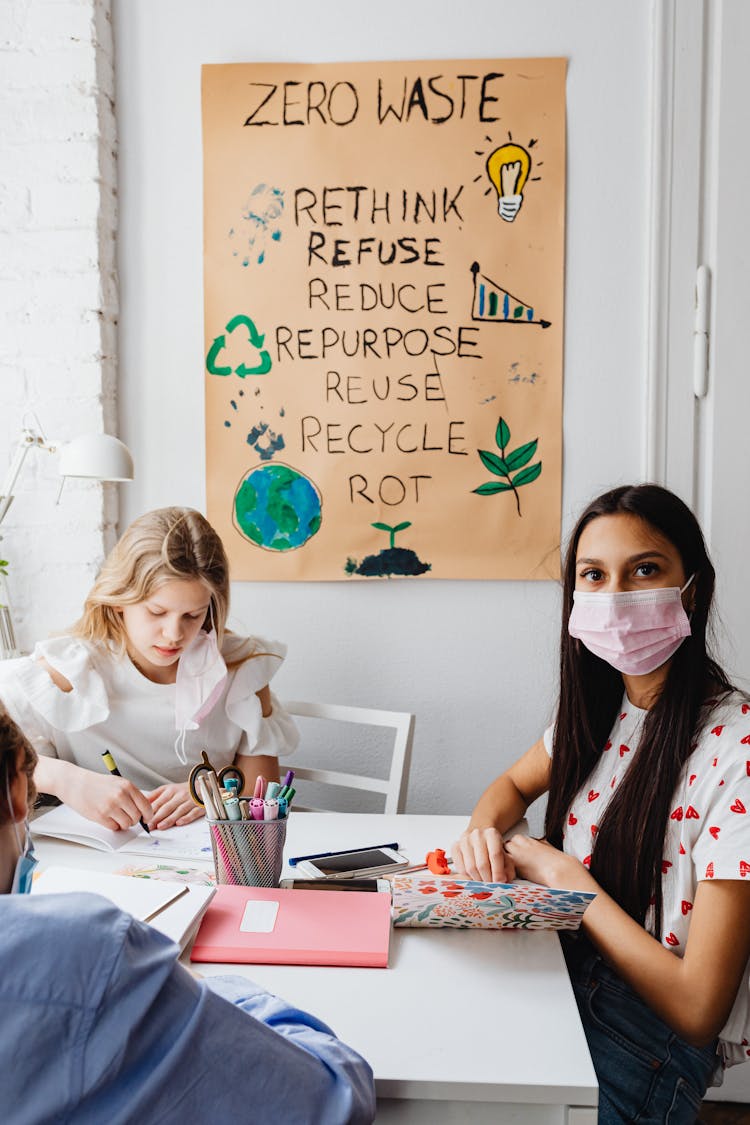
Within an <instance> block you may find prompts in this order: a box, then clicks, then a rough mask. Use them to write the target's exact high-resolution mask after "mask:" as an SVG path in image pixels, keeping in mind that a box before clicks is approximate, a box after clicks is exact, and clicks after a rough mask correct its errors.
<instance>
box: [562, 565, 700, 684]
mask: <svg viewBox="0 0 750 1125" xmlns="http://www.w3.org/2000/svg"><path fill="white" fill-rule="evenodd" d="M694 577H695V576H694V575H691V576H690V578H688V580H687V582H686V583H685V585H684V586H683V587H682V589H681V590H680V589H679V587H677V586H668V587H665V588H664V589H661V590H626V591H625V592H624V593H620V594H606V593H596V592H595V591H593V590H592V591H589V590H575V591H574V592H573V611H572V613H571V615H570V621H569V622H568V632H569V633H570V635H571V637H578V639H579V640H580V641H582V642H583V644H584V645H585V646H586V648H587V649H588V650H589V652H593V654H594V656H599V657H601V659H602V660H606V661H607V663H608V664H611V665H612V667H613V668H617V670H618V672H624V673H625V675H626V676H646V675H648V673H649V672H653V671H654V670H655V669H656V668H660V667H661V666H662V664H665V663H666V661H667V660H669V658H670V656H673V655H674V653H675V652H676V651H677V649H678V648H679V647H680V645H681V644H682V642H683V640H684V639H685V637H689V636H690V622H689V620H688V617H687V614H686V613H685V610H684V609H683V605H682V594H683V592H684V591H685V590H687V588H688V586H689V585H690V583H691V582H692V581H693V578H694Z"/></svg>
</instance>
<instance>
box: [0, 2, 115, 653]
mask: <svg viewBox="0 0 750 1125" xmlns="http://www.w3.org/2000/svg"><path fill="white" fill-rule="evenodd" d="M110 6H111V0H2V2H0V491H1V490H2V489H1V481H2V476H3V475H4V473H5V471H6V468H7V466H8V464H9V462H10V459H11V457H12V454H13V449H14V446H15V442H16V440H17V437H18V434H19V432H20V429H21V424H22V418H23V415H24V412H25V411H26V410H33V411H35V412H36V414H37V415H38V417H39V421H40V422H41V424H42V427H43V428H44V431H45V433H46V434H47V436H48V437H53V438H60V439H62V440H67V439H70V438H72V437H75V436H76V435H77V434H80V433H84V432H87V431H95V432H102V431H103V432H107V433H116V432H117V403H116V393H115V391H116V341H117V284H116V273H115V234H116V226H117V187H116V173H117V167H116V129H115V117H114V55H113V44H112V27H111V19H110ZM58 483H59V477H58V476H57V472H56V456H55V455H50V454H47V453H43V452H42V453H40V452H38V451H36V450H32V451H31V452H30V453H29V455H28V456H27V458H26V463H25V465H24V468H23V470H22V473H21V476H20V478H19V480H18V482H17V484H16V488H15V490H14V491H15V502H14V504H13V507H12V509H11V511H10V513H9V515H8V516H7V517H6V519H5V521H4V522H3V525H2V529H0V531H1V533H2V536H3V541H2V543H0V557H2V558H6V559H8V560H9V562H10V568H9V580H8V585H9V590H10V598H11V604H12V609H13V618H14V622H15V626H16V634H17V639H18V642H19V644H20V646H21V647H22V648H24V649H28V648H30V647H31V646H32V645H33V643H34V641H35V640H36V639H38V638H40V637H44V636H46V635H47V634H48V633H50V632H52V631H55V630H60V629H64V628H65V626H66V625H67V624H69V623H70V622H72V621H73V620H74V619H75V618H76V617H77V616H78V614H79V611H80V607H81V603H82V600H83V598H84V596H85V594H86V592H87V590H88V588H89V586H90V585H91V582H92V580H93V578H94V575H95V574H96V571H97V569H98V567H99V565H100V564H101V561H102V558H103V556H104V554H105V553H106V551H107V550H109V548H110V547H111V545H112V543H113V542H114V538H115V524H116V519H117V494H116V487H117V486H115V485H104V486H102V485H99V484H93V483H86V482H83V481H70V482H68V484H67V485H66V487H65V490H64V491H63V495H62V499H61V502H60V505H59V506H58V507H56V506H55V503H54V501H55V497H56V495H57V489H58Z"/></svg>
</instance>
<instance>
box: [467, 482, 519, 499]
mask: <svg viewBox="0 0 750 1125" xmlns="http://www.w3.org/2000/svg"><path fill="white" fill-rule="evenodd" d="M512 487H513V486H512V485H510V484H506V482H505V481H504V480H490V481H487V484H480V486H479V488H472V490H471V491H472V492H478V493H479V495H480V496H494V495H495V493H496V492H510V491H511V489H512Z"/></svg>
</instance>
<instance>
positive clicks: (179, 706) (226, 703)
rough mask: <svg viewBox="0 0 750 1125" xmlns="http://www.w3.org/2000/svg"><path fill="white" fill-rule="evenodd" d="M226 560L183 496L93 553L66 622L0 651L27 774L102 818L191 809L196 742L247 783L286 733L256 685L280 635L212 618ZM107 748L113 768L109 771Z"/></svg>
mask: <svg viewBox="0 0 750 1125" xmlns="http://www.w3.org/2000/svg"><path fill="white" fill-rule="evenodd" d="M228 610H229V563H228V560H227V556H226V553H225V551H224V547H223V545H222V542H221V540H220V538H219V536H218V535H217V534H216V532H215V531H214V529H213V528H212V527H211V525H210V524H209V523H208V521H207V520H206V519H205V518H204V517H203V516H202V515H201V514H200V513H199V512H196V511H194V510H192V509H190V508H161V509H158V510H157V511H153V512H149V513H147V514H146V515H144V516H141V517H140V518H139V519H137V520H135V521H134V522H133V523H132V524H131V525H130V527H128V529H127V530H126V531H125V533H124V535H123V536H122V538H121V539H120V541H119V543H118V544H117V545H116V547H115V548H114V550H113V551H112V552H111V554H110V555H109V557H108V558H107V560H106V561H105V563H104V565H103V567H102V569H101V572H100V574H99V576H98V578H97V579H96V581H95V583H94V585H93V587H92V589H91V592H90V593H89V595H88V597H87V598H86V602H85V606H84V611H83V616H82V617H81V619H80V620H79V621H78V622H77V623H76V624H75V625H74V626H73V627H72V629H71V630H70V633H69V635H67V636H56V637H52V638H51V639H49V640H46V641H41V642H40V643H39V644H37V646H36V648H35V649H34V652H33V653H32V655H31V656H29V657H22V658H20V659H17V660H8V661H3V662H0V698H2V700H3V702H4V703H5V706H6V707H7V709H8V711H9V712H10V714H11V716H12V717H13V718H14V719H15V721H16V722H17V723H18V725H19V726H20V727H21V729H22V730H23V732H24V734H25V735H26V736H27V738H29V740H30V741H31V742H32V744H33V746H34V748H35V749H36V751H37V753H38V755H39V763H38V765H37V767H36V775H35V782H36V787H37V789H38V790H39V791H40V792H43V793H50V794H52V795H54V796H55V797H58V798H59V799H60V800H61V801H63V802H64V803H65V804H66V805H69V806H70V807H71V808H73V809H76V810H77V811H78V812H79V813H81V814H82V815H83V816H85V817H88V818H89V819H90V820H95V821H97V822H98V823H99V824H102V825H104V826H105V827H107V828H110V829H113V830H116V829H120V828H128V827H130V826H132V825H135V824H137V823H138V821H139V820H140V819H141V818H143V820H144V821H145V823H146V824H147V825H148V827H149V829H153V828H156V829H159V828H171V827H172V826H173V825H183V824H188V823H189V822H190V821H192V820H195V819H196V818H197V817H200V816H202V815H203V809H202V808H201V807H200V806H198V805H196V804H195V803H194V802H193V800H192V798H191V796H190V792H189V788H188V773H189V771H190V768H191V767H192V766H193V765H195V764H196V763H198V762H199V761H200V760H201V751H203V750H206V751H207V753H208V757H209V759H210V761H211V764H212V765H213V766H214V768H215V769H216V770H217V771H218V770H219V769H221V768H222V767H223V766H227V765H230V764H234V765H236V766H238V767H239V768H240V769H241V770H242V772H243V774H244V776H245V792H246V793H248V792H249V793H250V794H252V790H253V786H254V783H255V779H256V777H257V776H258V775H259V774H261V775H263V776H264V777H265V778H268V779H272V780H278V776H279V773H278V757H279V755H282V754H283V755H284V756H286V755H288V754H289V753H290V752H291V751H293V750H294V749H295V747H296V745H297V742H298V738H299V736H298V733H297V729H296V727H295V725H294V722H293V720H292V719H291V717H290V716H289V715H288V714H287V713H286V711H284V709H283V707H282V706H281V705H280V703H279V701H278V700H277V699H276V698H275V696H274V695H272V693H271V691H270V689H269V686H268V684H269V681H270V679H271V678H272V676H274V675H275V673H276V672H277V671H278V669H279V667H280V666H281V663H282V661H283V659H284V656H285V654H286V647H285V646H284V645H282V644H278V643H276V642H274V641H266V640H263V639H261V638H259V637H242V636H237V635H236V634H234V633H231V632H229V631H228V630H227V629H226V628H225V624H226V619H227V613H228ZM105 750H109V751H110V752H111V753H112V755H113V756H114V759H115V762H116V763H117V766H118V767H119V769H120V772H121V774H122V776H121V777H116V776H113V775H112V774H110V773H109V772H108V771H107V770H106V768H105V766H104V764H103V762H102V753H103V752H104V751H105Z"/></svg>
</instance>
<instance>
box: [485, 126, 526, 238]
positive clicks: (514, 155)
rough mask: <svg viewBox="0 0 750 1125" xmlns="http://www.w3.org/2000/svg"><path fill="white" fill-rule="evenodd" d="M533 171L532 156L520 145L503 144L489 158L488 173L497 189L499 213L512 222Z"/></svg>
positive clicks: (501, 216) (506, 220)
mask: <svg viewBox="0 0 750 1125" xmlns="http://www.w3.org/2000/svg"><path fill="white" fill-rule="evenodd" d="M530 171H531V157H530V156H529V154H528V152H527V151H526V149H525V148H521V146H520V145H516V144H507V145H501V146H500V148H496V149H495V151H494V152H491V153H490V155H489V157H488V158H487V175H488V176H489V178H490V180H491V182H492V184H493V185H494V187H495V190H496V191H497V213H498V214H499V216H500V218H501V219H505V222H506V223H512V222H513V220H514V219H515V217H516V215H517V214H518V212H519V211H520V209H521V204H522V203H523V189H524V187H525V186H526V180H527V179H528V177H529V172H530Z"/></svg>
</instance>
